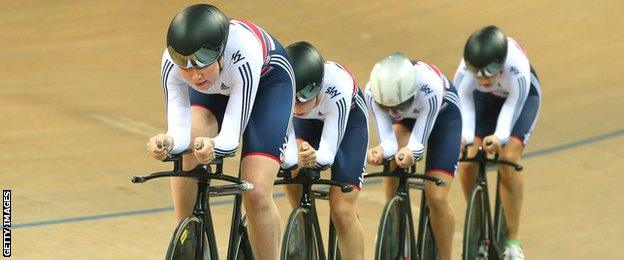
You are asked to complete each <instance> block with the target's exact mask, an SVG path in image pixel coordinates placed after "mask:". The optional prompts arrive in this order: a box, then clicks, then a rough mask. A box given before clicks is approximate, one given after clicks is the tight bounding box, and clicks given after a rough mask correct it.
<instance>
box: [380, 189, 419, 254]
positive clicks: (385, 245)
mask: <svg viewBox="0 0 624 260" xmlns="http://www.w3.org/2000/svg"><path fill="white" fill-rule="evenodd" d="M405 203H409V202H406V201H405V199H404V198H402V197H399V196H395V197H393V198H392V199H390V200H389V201H388V202H387V203H386V206H385V207H384V210H383V213H382V215H381V221H380V223H379V229H378V231H377V243H376V245H375V259H378V260H381V259H411V255H412V251H413V250H412V245H411V241H412V239H410V238H411V233H412V230H413V228H412V227H411V226H410V225H409V223H411V221H409V220H408V219H407V214H406V213H405ZM401 245H403V246H401ZM401 247H402V248H403V250H401Z"/></svg>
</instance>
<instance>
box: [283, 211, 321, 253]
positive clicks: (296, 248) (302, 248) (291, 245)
mask: <svg viewBox="0 0 624 260" xmlns="http://www.w3.org/2000/svg"><path fill="white" fill-rule="evenodd" d="M308 214H309V213H308V210H306V209H304V208H296V209H295V210H294V211H293V212H292V213H290V216H289V217H288V223H287V225H286V229H284V238H283V239H282V248H281V257H280V259H282V260H287V259H288V260H307V259H318V253H317V252H316V251H317V250H315V249H314V246H313V245H315V244H316V239H315V237H313V236H312V235H313V233H312V227H307V226H306V222H307V218H309V217H310V216H309V215H308ZM310 240H312V241H310ZM310 245H312V247H313V248H310Z"/></svg>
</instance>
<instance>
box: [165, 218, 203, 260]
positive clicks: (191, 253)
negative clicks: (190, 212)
mask: <svg viewBox="0 0 624 260" xmlns="http://www.w3.org/2000/svg"><path fill="white" fill-rule="evenodd" d="M199 234H202V235H203V236H204V246H203V255H202V256H201V257H200V258H201V259H204V260H210V259H212V258H211V254H210V246H209V244H208V243H209V242H208V236H207V235H206V233H205V232H204V231H203V230H201V220H200V219H199V218H198V217H196V216H188V217H186V218H185V219H184V220H182V222H180V224H178V227H176V229H175V231H174V232H173V237H171V242H170V243H169V248H168V249H167V255H166V256H165V259H166V260H187V259H188V260H196V259H198V256H197V254H200V252H198V251H197V249H198V248H197V245H198V243H197V242H198V241H199V237H198V235H199Z"/></svg>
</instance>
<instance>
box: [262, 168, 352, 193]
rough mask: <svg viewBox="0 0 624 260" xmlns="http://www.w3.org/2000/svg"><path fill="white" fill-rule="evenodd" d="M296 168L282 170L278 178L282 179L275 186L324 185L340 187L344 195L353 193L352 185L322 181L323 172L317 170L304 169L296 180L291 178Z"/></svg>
mask: <svg viewBox="0 0 624 260" xmlns="http://www.w3.org/2000/svg"><path fill="white" fill-rule="evenodd" d="M294 168H296V167H292V168H290V169H281V170H280V172H279V173H278V175H277V176H278V177H279V178H282V179H279V180H276V181H275V182H274V183H273V184H274V185H287V184H304V185H306V184H307V185H315V184H322V185H328V186H336V187H339V188H340V191H342V192H343V193H347V192H351V191H353V186H352V185H351V184H347V183H343V182H338V181H334V180H326V179H320V177H321V172H320V171H319V170H316V169H311V168H302V169H301V170H300V171H299V174H297V176H296V177H295V178H292V177H291V171H292V170H293V169H294Z"/></svg>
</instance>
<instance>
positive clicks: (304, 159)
mask: <svg viewBox="0 0 624 260" xmlns="http://www.w3.org/2000/svg"><path fill="white" fill-rule="evenodd" d="M297 157H298V161H299V166H300V167H306V168H312V167H314V166H316V151H315V150H314V148H312V146H310V144H309V143H308V142H306V141H303V142H301V144H299V152H298V153H297Z"/></svg>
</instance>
